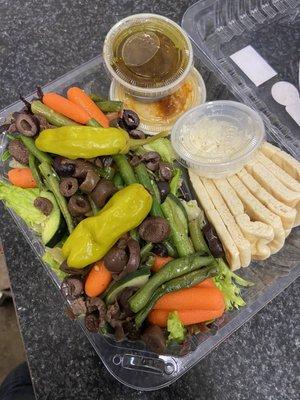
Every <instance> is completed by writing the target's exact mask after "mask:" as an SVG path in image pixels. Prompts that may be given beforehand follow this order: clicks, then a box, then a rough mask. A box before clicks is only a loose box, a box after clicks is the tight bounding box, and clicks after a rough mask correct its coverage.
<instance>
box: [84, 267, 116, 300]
mask: <svg viewBox="0 0 300 400" xmlns="http://www.w3.org/2000/svg"><path fill="white" fill-rule="evenodd" d="M111 279H112V276H111V273H110V272H109V270H108V269H107V268H106V267H105V265H104V262H103V261H102V260H100V261H98V262H96V263H95V265H94V266H93V268H92V269H91V270H90V272H89V274H88V276H87V279H86V281H85V286H84V291H85V293H86V294H87V296H89V297H95V296H99V294H101V293H103V292H104V291H105V290H106V288H107V287H108V285H109V284H110V282H111Z"/></svg>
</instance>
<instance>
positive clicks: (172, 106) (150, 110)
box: [110, 68, 206, 135]
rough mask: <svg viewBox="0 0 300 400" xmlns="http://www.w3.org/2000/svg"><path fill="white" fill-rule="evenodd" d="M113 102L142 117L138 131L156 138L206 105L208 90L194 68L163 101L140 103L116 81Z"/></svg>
mask: <svg viewBox="0 0 300 400" xmlns="http://www.w3.org/2000/svg"><path fill="white" fill-rule="evenodd" d="M110 98H111V99H112V100H120V101H122V102H123V103H124V108H129V109H131V110H134V111H135V112H136V113H137V114H138V115H139V117H140V126H139V128H140V129H141V130H143V131H144V132H145V133H147V134H148V135H155V134H157V133H159V132H161V131H165V130H170V129H171V128H172V126H173V125H174V123H175V122H176V120H177V119H178V118H179V117H180V116H181V115H182V114H183V113H184V112H186V111H187V110H189V109H191V108H193V107H196V106H197V105H200V104H203V103H205V101H206V88H205V84H204V81H203V78H202V76H201V74H200V73H199V72H198V71H197V70H196V69H195V68H193V70H192V71H191V73H190V74H189V75H188V77H187V78H186V79H185V80H184V82H182V84H181V86H180V87H179V88H178V89H177V90H176V91H175V92H174V93H171V94H169V95H168V96H166V97H164V98H162V99H158V100H147V101H145V100H141V99H137V98H136V97H134V96H132V95H131V94H129V93H127V92H126V89H125V88H124V87H123V86H122V85H120V84H119V83H118V82H117V81H116V80H113V81H112V84H111V87H110Z"/></svg>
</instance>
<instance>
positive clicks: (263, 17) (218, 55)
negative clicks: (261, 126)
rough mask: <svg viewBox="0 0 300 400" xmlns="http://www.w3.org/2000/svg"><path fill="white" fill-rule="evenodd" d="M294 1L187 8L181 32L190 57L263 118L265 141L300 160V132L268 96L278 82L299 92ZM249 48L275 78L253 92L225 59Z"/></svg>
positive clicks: (207, 1)
mask: <svg viewBox="0 0 300 400" xmlns="http://www.w3.org/2000/svg"><path fill="white" fill-rule="evenodd" d="M299 18H300V1H299V0H200V1H198V2H197V3H195V4H194V5H192V6H191V7H190V8H188V9H187V11H186V12H185V14H184V16H183V18H182V27H183V28H184V29H185V30H186V32H187V33H188V35H189V37H190V39H191V40H192V42H193V44H194V52H195V54H196V57H198V58H199V59H200V60H201V62H202V63H203V64H205V66H206V67H208V68H209V69H210V70H211V71H212V72H213V74H214V75H215V76H217V77H218V78H219V79H220V81H221V82H223V83H224V84H225V85H226V86H227V87H228V89H229V90H230V91H231V92H232V93H233V94H234V95H235V96H236V97H237V99H239V100H240V101H242V102H243V103H245V104H247V105H249V106H250V107H252V108H254V109H256V110H258V111H259V112H260V113H261V116H262V117H263V120H264V123H265V125H266V128H267V131H268V132H269V134H270V137H269V140H272V141H273V142H275V143H276V142H280V141H282V140H283V141H284V143H285V146H286V148H288V150H289V152H290V153H291V154H292V155H293V156H295V157H296V158H300V141H299V140H295V139H296V138H298V139H299V137H300V127H299V126H298V125H297V123H296V122H295V121H294V120H293V119H292V117H291V116H290V115H289V114H288V113H287V112H286V110H285V107H284V106H283V105H280V104H278V103H277V102H276V101H275V100H274V99H273V97H272V95H271V88H272V86H273V85H274V83H276V82H278V81H287V82H290V83H292V84H293V85H295V86H296V88H297V89H299V84H300V82H299V79H300V77H299V63H300V46H299V43H300V31H299ZM248 45H251V46H252V47H254V49H255V50H257V51H258V53H259V54H260V55H261V56H262V57H263V58H264V59H265V60H266V61H267V62H268V63H269V64H270V65H271V66H272V67H273V68H274V69H275V71H276V72H277V73H278V74H277V75H276V76H274V77H273V78H272V79H270V80H268V81H267V82H265V83H263V84H262V85H260V86H258V87H256V86H255V84H254V83H253V82H252V81H251V80H250V79H249V78H248V77H247V76H246V75H245V74H244V73H243V71H242V70H241V69H239V67H238V66H237V65H236V64H235V63H234V62H233V61H232V59H231V58H230V56H231V55H232V54H233V53H235V52H236V51H238V50H241V49H243V48H244V47H246V46H248Z"/></svg>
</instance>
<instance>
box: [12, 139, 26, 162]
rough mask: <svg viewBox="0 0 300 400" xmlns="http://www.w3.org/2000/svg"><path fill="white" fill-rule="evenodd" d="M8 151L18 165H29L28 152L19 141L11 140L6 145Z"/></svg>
mask: <svg viewBox="0 0 300 400" xmlns="http://www.w3.org/2000/svg"><path fill="white" fill-rule="evenodd" d="M8 151H9V152H10V154H11V156H12V157H14V159H16V160H17V161H19V163H21V164H25V165H27V164H28V163H29V151H28V150H27V148H26V147H25V146H24V144H23V142H21V141H20V140H18V139H13V140H11V141H10V142H9V144H8Z"/></svg>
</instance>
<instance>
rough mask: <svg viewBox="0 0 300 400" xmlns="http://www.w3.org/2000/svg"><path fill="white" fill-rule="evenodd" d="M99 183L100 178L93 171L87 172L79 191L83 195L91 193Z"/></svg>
mask: <svg viewBox="0 0 300 400" xmlns="http://www.w3.org/2000/svg"><path fill="white" fill-rule="evenodd" d="M99 181H100V177H99V175H98V174H96V172H95V171H88V172H87V174H86V177H85V180H84V181H83V182H82V184H81V185H80V186H79V189H80V190H81V191H82V192H84V193H91V192H92V191H93V190H94V189H95V187H96V185H97V183H98V182H99Z"/></svg>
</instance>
